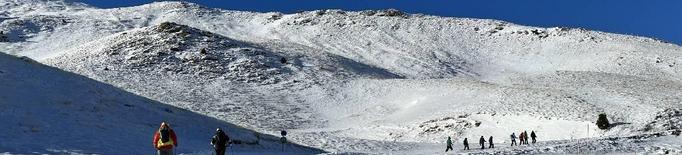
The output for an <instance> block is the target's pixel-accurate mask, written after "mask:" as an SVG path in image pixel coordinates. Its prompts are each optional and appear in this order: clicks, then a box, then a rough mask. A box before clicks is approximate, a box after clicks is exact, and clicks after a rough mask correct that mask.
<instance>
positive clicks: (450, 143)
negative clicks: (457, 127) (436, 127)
mask: <svg viewBox="0 0 682 155" xmlns="http://www.w3.org/2000/svg"><path fill="white" fill-rule="evenodd" d="M446 143H447V144H446V145H447V146H446V148H445V152H448V151H449V150H452V140H451V139H450V136H448V141H446Z"/></svg>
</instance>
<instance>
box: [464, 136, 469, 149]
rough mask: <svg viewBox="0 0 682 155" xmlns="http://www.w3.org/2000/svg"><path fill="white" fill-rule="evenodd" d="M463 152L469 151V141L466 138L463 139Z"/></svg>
mask: <svg viewBox="0 0 682 155" xmlns="http://www.w3.org/2000/svg"><path fill="white" fill-rule="evenodd" d="M464 150H469V140H467V138H464Z"/></svg>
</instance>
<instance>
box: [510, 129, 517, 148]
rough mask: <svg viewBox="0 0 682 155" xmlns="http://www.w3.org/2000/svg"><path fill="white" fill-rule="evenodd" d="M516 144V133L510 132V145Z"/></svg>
mask: <svg viewBox="0 0 682 155" xmlns="http://www.w3.org/2000/svg"><path fill="white" fill-rule="evenodd" d="M514 145H516V135H514V133H513V132H512V134H511V146H514Z"/></svg>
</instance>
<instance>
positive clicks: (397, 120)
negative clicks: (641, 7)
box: [0, 0, 682, 154]
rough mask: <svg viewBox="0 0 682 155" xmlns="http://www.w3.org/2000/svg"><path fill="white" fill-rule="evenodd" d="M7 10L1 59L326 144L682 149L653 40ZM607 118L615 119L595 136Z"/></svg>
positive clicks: (35, 7)
mask: <svg viewBox="0 0 682 155" xmlns="http://www.w3.org/2000/svg"><path fill="white" fill-rule="evenodd" d="M0 9H2V10H7V11H3V12H0V16H1V17H0V31H3V32H4V34H3V35H4V36H6V37H5V38H6V39H5V40H4V42H0V50H2V51H3V52H5V53H10V54H14V55H20V56H28V57H30V58H33V59H36V60H37V61H38V62H42V63H46V64H48V65H52V66H55V67H57V68H60V69H64V70H67V71H71V72H74V73H78V74H81V75H84V76H87V77H89V78H93V79H96V80H98V81H101V82H104V83H108V84H111V85H114V86H116V87H119V88H121V89H123V90H126V91H130V92H133V93H135V94H137V95H140V96H144V97H147V98H150V99H153V100H157V101H160V102H161V103H167V104H170V105H173V106H177V107H180V108H184V109H187V110H190V111H192V112H196V113H200V114H204V115H208V116H211V117H214V118H217V119H219V120H222V121H227V122H231V123H235V124H237V125H240V126H244V127H246V128H248V129H252V130H256V131H260V132H264V133H269V134H272V135H276V134H278V132H279V131H280V130H288V131H290V133H291V139H292V140H293V141H294V142H299V143H302V144H305V145H308V146H312V147H316V148H322V149H324V150H327V151H332V152H363V153H404V154H415V153H416V154H433V153H437V152H440V151H441V150H442V149H441V146H442V145H444V144H441V143H443V142H444V140H445V137H447V136H452V137H454V138H455V139H456V141H461V140H462V139H464V138H469V139H471V141H473V139H475V138H478V137H480V136H495V137H499V138H497V139H499V140H498V142H504V143H508V142H507V139H508V138H507V137H508V136H509V134H511V133H512V132H516V133H518V132H519V131H522V130H532V131H537V132H538V137H540V139H541V141H543V142H541V145H540V146H536V147H523V148H499V149H497V150H492V151H489V152H482V153H579V152H585V151H587V152H593V153H596V152H621V153H622V152H649V153H653V152H659V151H673V152H678V153H679V152H682V150H680V147H679V146H675V145H674V144H677V143H680V142H679V140H674V139H679V138H674V137H671V136H666V135H668V134H669V133H670V131H675V130H679V129H680V127H681V124H679V121H676V120H679V119H680V116H682V115H680V110H681V109H682V104H681V100H682V98H681V97H682V94H681V93H680V92H679V91H678V90H680V89H681V88H682V83H681V82H682V81H681V78H682V68H681V67H680V66H679V65H678V64H681V63H682V47H680V46H678V45H674V44H669V43H665V42H662V41H658V40H655V39H650V38H644V37H635V36H628V35H619V34H611V33H604V32H597V31H589V30H585V29H576V28H539V27H530V26H522V25H516V24H512V23H508V22H503V21H497V20H487V19H470V18H451V17H437V16H428V15H420V14H406V13H403V12H400V11H398V10H376V11H372V10H368V11H358V12H348V11H341V10H317V11H307V12H301V13H296V14H281V13H276V12H270V13H254V12H240V11H228V10H220V9H211V8H206V7H203V6H199V5H196V4H192V3H184V2H155V3H151V4H146V5H142V6H135V7H126V8H114V9H99V8H94V7H89V6H87V5H84V4H79V3H69V2H53V1H39V0H30V1H7V0H3V1H0ZM599 113H606V114H607V115H608V118H609V120H611V122H612V123H614V125H615V126H614V127H612V128H611V129H609V130H599V129H597V128H596V125H595V124H594V122H595V121H596V119H597V115H598V114H599ZM575 139H580V140H581V141H582V142H583V143H579V142H575V141H574V140H575ZM630 140H638V141H642V143H636V144H628V145H625V143H628V142H629V141H630ZM584 142H588V143H587V144H595V145H596V146H599V147H584V146H583V145H585V143H584ZM610 143H616V144H623V146H626V147H616V146H611V145H601V144H610ZM581 146H582V147H581ZM476 152H477V151H471V152H470V153H476ZM479 153H481V152H479Z"/></svg>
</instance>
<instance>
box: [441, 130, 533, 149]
mask: <svg viewBox="0 0 682 155" xmlns="http://www.w3.org/2000/svg"><path fill="white" fill-rule="evenodd" d="M529 136H530V138H531V139H532V143H533V144H535V142H536V140H535V138H536V137H537V135H535V131H531V132H530V135H528V132H526V131H523V132H521V133H520V134H519V137H518V138H519V143H520V144H526V145H527V144H528V137H529ZM516 138H517V137H516V135H515V134H514V133H512V134H511V146H514V145H517V144H516ZM486 142H488V148H495V142H493V136H490V138H488V141H486V140H485V138H484V137H483V136H481V138H480V139H479V140H478V143H479V145H481V149H485V143H486ZM462 144H464V150H469V139H468V138H464V141H463V142H462ZM446 145H447V146H446V148H445V152H448V151H450V150H453V148H452V138H451V137H448V140H447V141H446Z"/></svg>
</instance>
